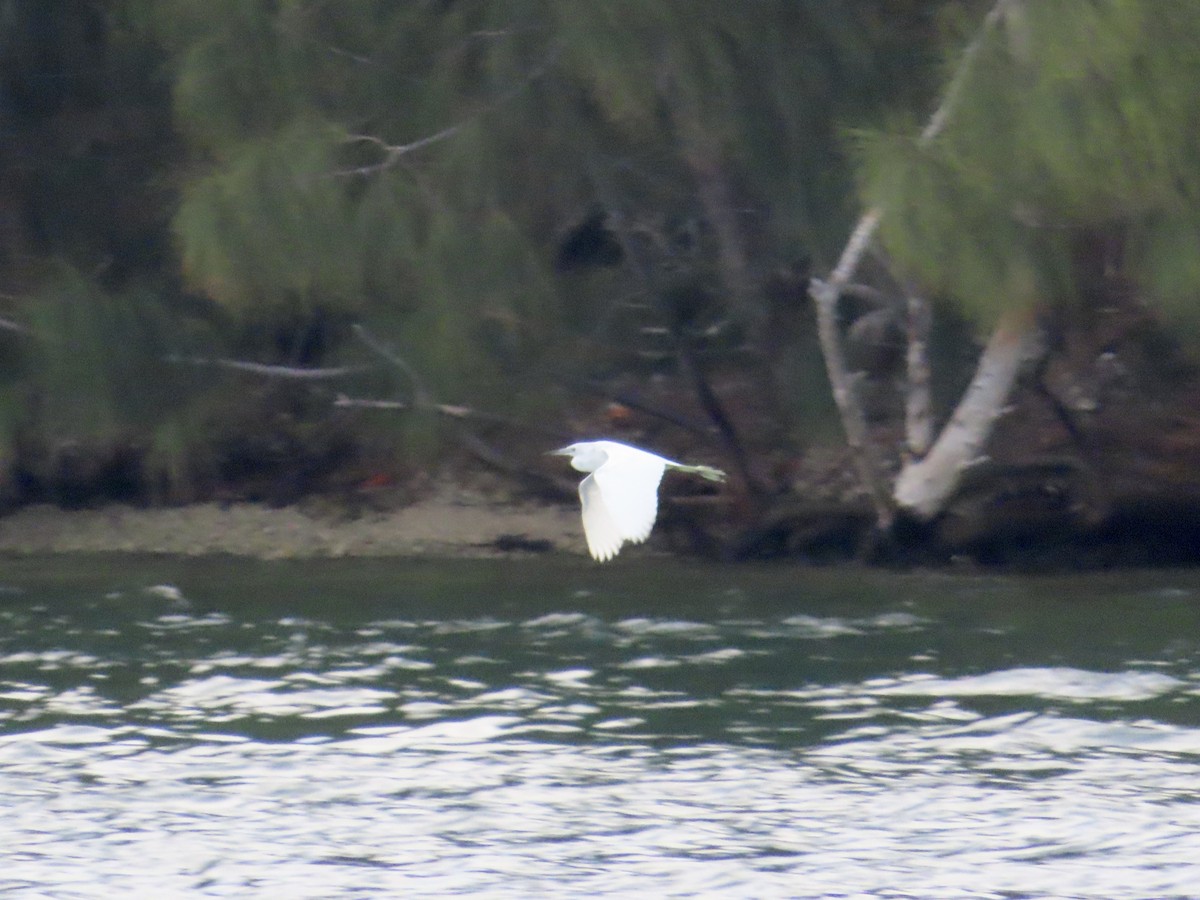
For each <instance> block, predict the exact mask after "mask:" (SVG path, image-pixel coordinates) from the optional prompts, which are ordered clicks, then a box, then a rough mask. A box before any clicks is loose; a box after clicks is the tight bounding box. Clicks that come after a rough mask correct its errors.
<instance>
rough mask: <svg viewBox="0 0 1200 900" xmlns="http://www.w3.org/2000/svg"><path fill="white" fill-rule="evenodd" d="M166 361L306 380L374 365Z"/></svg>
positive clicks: (193, 358) (189, 358) (167, 359)
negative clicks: (304, 365) (304, 366)
mask: <svg viewBox="0 0 1200 900" xmlns="http://www.w3.org/2000/svg"><path fill="white" fill-rule="evenodd" d="M163 360H164V362H169V363H178V364H181V365H188V366H212V367H213V368H218V369H232V370H234V371H237V372H253V373H254V374H255V375H266V376H268V377H271V378H297V379H301V380H305V381H320V380H323V379H326V378H342V377H344V376H346V375H353V374H355V373H356V372H365V371H369V370H370V369H372V368H373V367H372V366H334V367H332V368H324V369H306V368H302V367H300V366H276V365H269V364H267V363H256V362H248V361H246V360H241V359H206V358H204V357H200V356H178V355H175V354H172V355H170V356H164V357H163Z"/></svg>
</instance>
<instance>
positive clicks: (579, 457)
mask: <svg viewBox="0 0 1200 900" xmlns="http://www.w3.org/2000/svg"><path fill="white" fill-rule="evenodd" d="M551 452H552V453H553V455H555V456H569V457H571V467H572V468H574V469H577V470H579V471H580V472H588V473H589V474H588V476H587V477H586V478H584V479H583V481H581V482H579V500H580V502H581V503H582V504H583V533H584V536H585V537H586V538H587V545H588V550H589V551H590V552H591V554H592V556H593V557H594V558H595V559H598V560H599V561H600V562H604V561H605V560H609V559H612V558H613V557H614V556H616V555H617V552H618V551H619V550H620V549H621V546H622V545H623V544H624V543H625V542H626V541H631V542H633V543H635V544H638V543H641V542H642V541H644V540H646V538H648V537H649V536H650V529H651V528H653V527H654V520H655V518H656V517H657V516H658V484H659V482H660V481H662V477H663V473H664V472H666V471H667V470H668V469H671V470H673V471H676V472H687V473H690V474H692V475H699V476H700V477H701V478H705V479H707V480H708V481H724V480H725V478H726V475H725V473H724V472H722V471H721V470H720V469H714V468H713V467H712V466H689V465H684V464H683V463H678V462H675V461H674V460H672V459H666V458H664V457H662V456H659V455H657V454H655V453H650V452H648V451H646V450H639V449H638V448H637V447H631V446H629V445H628V444H622V443H620V442H619V441H583V442H580V443H578V444H570V445H568V446H566V447H563V448H562V449H561V450H554V451H551Z"/></svg>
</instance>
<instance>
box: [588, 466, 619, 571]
mask: <svg viewBox="0 0 1200 900" xmlns="http://www.w3.org/2000/svg"><path fill="white" fill-rule="evenodd" d="M579 501H580V503H581V504H582V505H583V535H584V537H586V538H587V545H588V552H589V553H591V554H592V557H593V558H594V559H598V560H600V562H604V561H605V560H609V559H612V558H613V557H614V556H616V555H617V551H618V550H620V549H621V545H622V544H623V543H625V538H624V537H623V536H622V534H621V529H620V527H618V525H617V523H616V521H615V520H614V519H613V517H612V513H610V512H609V510H608V506H607V505H606V504H605V502H604V497H603V496H602V494H601V488H600V486H599V485H598V484H597V483H596V475H595V473H594V472H593V473H592V474H591V475H589V476H587V477H586V478H585V479H583V481H581V482H579Z"/></svg>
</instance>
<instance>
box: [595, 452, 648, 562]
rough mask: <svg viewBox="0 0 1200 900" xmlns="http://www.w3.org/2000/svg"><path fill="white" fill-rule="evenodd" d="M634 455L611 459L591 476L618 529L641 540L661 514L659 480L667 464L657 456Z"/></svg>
mask: <svg viewBox="0 0 1200 900" xmlns="http://www.w3.org/2000/svg"><path fill="white" fill-rule="evenodd" d="M645 456H649V454H645V455H644V456H643V457H640V458H639V457H632V458H629V459H620V458H613V457H611V456H610V457H609V461H608V462H606V463H605V464H604V465H602V466H601V467H600V468H599V469H597V470H596V471H595V472H593V473H592V474H591V476H589V477H590V478H592V479H593V480H594V481H595V483H596V485H597V486H598V488H599V490H598V493H599V494H600V496H601V497H602V499H603V502H604V506H605V508H606V509H607V510H608V515H609V516H610V517H611V519H612V521H613V523H614V524H615V525H616V527H617V532H618V533H619V534H620V535H621V538H622V539H623V540H626V541H633V542H634V543H638V542H640V541H644V540H645V539H646V538H648V537H649V536H650V529H651V528H653V527H654V520H655V518H657V517H658V484H659V482H660V481H662V477H663V471H664V465H663V461H662V460H661V459H659V458H658V457H650V459H649V460H647V459H646V458H644V457H645Z"/></svg>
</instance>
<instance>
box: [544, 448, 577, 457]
mask: <svg viewBox="0 0 1200 900" xmlns="http://www.w3.org/2000/svg"><path fill="white" fill-rule="evenodd" d="M546 455H547V456H570V455H571V454H570V453H568V452H567V451H566V448H563V449H561V450H547V451H546Z"/></svg>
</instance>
